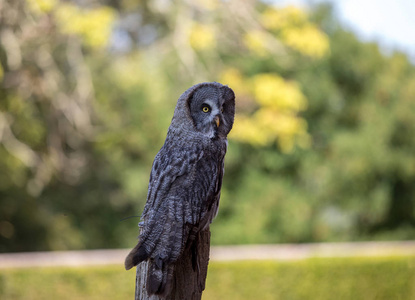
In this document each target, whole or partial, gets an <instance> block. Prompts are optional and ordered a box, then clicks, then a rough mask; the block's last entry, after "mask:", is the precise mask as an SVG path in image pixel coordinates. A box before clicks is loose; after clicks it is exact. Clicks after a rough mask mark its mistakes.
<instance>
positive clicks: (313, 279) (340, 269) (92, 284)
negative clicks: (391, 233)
mask: <svg viewBox="0 0 415 300" xmlns="http://www.w3.org/2000/svg"><path fill="white" fill-rule="evenodd" d="M134 284H135V272H134V271H129V272H127V271H125V270H124V269H123V266H122V265H120V266H94V267H64V268H61V267H53V268H27V269H0V299H5V300H8V299H25V300H37V299H39V300H40V299H61V300H66V299H68V300H69V299H71V300H74V299H100V300H102V299H115V300H116V299H123V300H124V299H134ZM203 299H204V300H210V299H241V300H242V299H284V300H285V299H319V300H321V299H364V300H370V299H377V300H378V299H385V300H386V299H387V300H389V299H415V256H413V257H384V258H330V259H328V258H318V259H307V260H301V261H288V262H277V261H236V262H211V263H210V265H209V272H208V278H207V285H206V291H205V292H204V295H203Z"/></svg>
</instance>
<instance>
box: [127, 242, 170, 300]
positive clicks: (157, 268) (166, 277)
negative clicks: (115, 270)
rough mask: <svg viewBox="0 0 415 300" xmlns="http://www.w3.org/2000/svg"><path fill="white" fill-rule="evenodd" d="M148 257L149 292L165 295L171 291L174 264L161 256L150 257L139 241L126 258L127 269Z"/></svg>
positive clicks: (150, 293) (149, 293)
mask: <svg viewBox="0 0 415 300" xmlns="http://www.w3.org/2000/svg"><path fill="white" fill-rule="evenodd" d="M147 259H148V262H147V263H148V267H147V283H146V286H147V294H148V295H154V294H156V295H160V296H162V297H165V296H166V295H168V294H169V293H170V290H171V288H172V283H173V271H174V265H173V264H166V263H165V262H163V259H162V258H161V257H160V256H156V258H155V259H152V258H149V254H148V253H147V252H146V250H145V247H144V246H142V245H141V244H140V243H138V245H137V246H135V247H134V249H133V250H131V252H130V253H129V254H128V255H127V257H126V259H125V269H126V270H129V269H131V268H132V267H134V266H136V265H138V264H139V263H141V262H143V261H145V260H147Z"/></svg>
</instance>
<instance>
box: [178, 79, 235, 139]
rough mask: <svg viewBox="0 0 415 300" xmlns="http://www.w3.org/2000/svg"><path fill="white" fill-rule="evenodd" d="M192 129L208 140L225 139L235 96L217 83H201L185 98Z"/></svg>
mask: <svg viewBox="0 0 415 300" xmlns="http://www.w3.org/2000/svg"><path fill="white" fill-rule="evenodd" d="M186 100H187V101H186V103H187V110H188V114H189V115H190V117H191V120H192V125H193V126H194V129H195V130H196V131H198V132H200V133H202V134H203V135H206V136H208V137H209V138H214V137H219V138H226V136H227V135H228V133H229V132H230V131H231V129H232V125H233V120H234V115H235V94H234V92H233V91H232V89H230V88H229V87H227V86H225V85H222V84H220V83H217V82H209V83H201V84H198V85H195V86H193V87H192V88H191V92H190V93H189V94H188V96H187V97H186Z"/></svg>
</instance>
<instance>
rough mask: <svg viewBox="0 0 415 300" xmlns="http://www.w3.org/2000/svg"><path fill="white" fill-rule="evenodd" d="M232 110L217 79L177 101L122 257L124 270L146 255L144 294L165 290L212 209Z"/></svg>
mask: <svg viewBox="0 0 415 300" xmlns="http://www.w3.org/2000/svg"><path fill="white" fill-rule="evenodd" d="M234 114H235V95H234V93H233V91H232V90H231V89H230V88H229V87H227V86H224V85H222V84H220V83H216V82H213V83H200V84H197V85H195V86H193V87H191V88H190V89H188V90H187V91H186V92H184V93H183V94H182V95H181V96H180V98H179V100H178V101H177V105H176V109H175V111H174V115H173V119H172V122H171V124H170V127H169V130H168V132H167V137H166V141H165V142H164V145H163V147H162V148H161V149H160V151H159V152H158V154H157V155H156V157H155V159H154V162H153V167H152V170H151V174H150V183H149V188H148V194H147V203H146V205H145V207H144V212H143V214H142V216H141V222H140V228H141V231H140V236H139V242H138V244H137V246H136V247H135V248H134V249H133V250H132V251H131V252H130V254H129V255H128V256H127V258H126V259H125V268H126V269H127V270H128V269H130V268H132V267H133V266H136V265H137V264H139V263H140V262H142V261H145V260H148V261H149V269H148V277H147V292H148V294H149V295H152V294H158V295H161V296H166V295H168V294H169V292H170V290H171V287H172V279H173V276H174V265H175V263H176V262H177V260H178V259H179V258H180V256H181V254H182V253H183V251H184V249H185V248H186V247H190V246H192V244H194V243H195V242H197V235H198V233H199V231H200V230H202V229H204V228H207V227H208V226H209V225H210V223H211V222H212V220H213V218H214V217H215V216H216V214H217V211H218V205H219V198H220V190H221V186H222V177H223V172H224V157H225V153H226V150H227V135H228V133H229V132H230V130H231V129H232V125H233V121H234Z"/></svg>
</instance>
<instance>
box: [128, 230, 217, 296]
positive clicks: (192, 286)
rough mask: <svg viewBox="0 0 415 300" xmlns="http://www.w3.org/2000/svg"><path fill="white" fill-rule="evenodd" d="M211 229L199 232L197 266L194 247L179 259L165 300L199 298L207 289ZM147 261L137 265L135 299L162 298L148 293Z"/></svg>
mask: <svg viewBox="0 0 415 300" xmlns="http://www.w3.org/2000/svg"><path fill="white" fill-rule="evenodd" d="M209 250H210V230H209V228H208V229H207V230H205V231H202V232H200V233H199V238H198V243H197V265H198V266H197V268H196V270H195V271H194V270H193V267H192V248H191V247H189V249H186V250H185V252H184V253H183V255H182V256H181V257H180V259H179V260H178V261H177V263H176V266H175V271H174V274H173V288H172V291H171V293H170V295H168V296H167V298H165V300H199V299H201V298H202V292H203V290H204V289H205V281H206V275H207V269H208V263H209ZM147 269H148V263H147V261H143V262H142V263H140V264H139V265H138V266H137V275H136V285H135V300H160V299H163V298H160V297H158V296H156V295H152V296H149V295H147V290H146V281H147Z"/></svg>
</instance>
